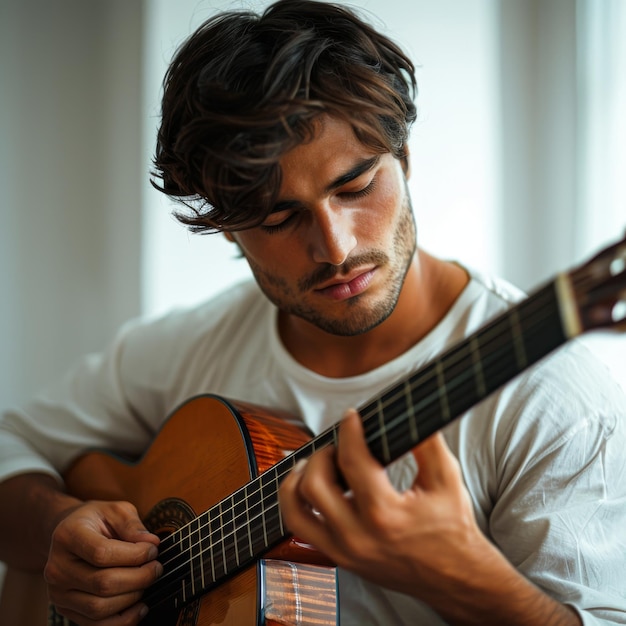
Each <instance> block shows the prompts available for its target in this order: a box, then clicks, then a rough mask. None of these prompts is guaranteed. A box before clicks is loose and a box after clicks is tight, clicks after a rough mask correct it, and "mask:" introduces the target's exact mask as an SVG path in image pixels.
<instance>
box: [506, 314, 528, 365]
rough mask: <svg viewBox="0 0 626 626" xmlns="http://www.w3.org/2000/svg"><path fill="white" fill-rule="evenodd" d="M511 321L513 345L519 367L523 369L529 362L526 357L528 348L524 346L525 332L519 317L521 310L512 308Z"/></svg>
mask: <svg viewBox="0 0 626 626" xmlns="http://www.w3.org/2000/svg"><path fill="white" fill-rule="evenodd" d="M509 320H510V321H511V330H512V333H513V347H514V349H515V357H516V360H517V368H518V369H519V370H520V371H522V370H523V369H524V368H525V367H526V365H527V364H528V359H527V358H526V349H525V348H524V333H523V331H522V326H521V323H520V319H519V311H518V310H517V309H512V310H511V313H510V315H509Z"/></svg>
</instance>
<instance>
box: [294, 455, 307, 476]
mask: <svg viewBox="0 0 626 626" xmlns="http://www.w3.org/2000/svg"><path fill="white" fill-rule="evenodd" d="M307 461H308V459H300V460H299V461H298V462H297V463H296V464H295V465H294V466H293V470H291V471H292V472H294V473H296V474H300V473H301V472H302V470H303V469H304V466H305V465H306V464H307Z"/></svg>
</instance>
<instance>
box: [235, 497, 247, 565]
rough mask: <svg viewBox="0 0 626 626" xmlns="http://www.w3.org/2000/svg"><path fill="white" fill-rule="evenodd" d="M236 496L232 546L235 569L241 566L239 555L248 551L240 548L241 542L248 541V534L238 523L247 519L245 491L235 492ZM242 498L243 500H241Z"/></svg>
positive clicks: (244, 527)
mask: <svg viewBox="0 0 626 626" xmlns="http://www.w3.org/2000/svg"><path fill="white" fill-rule="evenodd" d="M236 496H238V497H239V501H238V502H235V503H234V506H233V513H234V520H235V521H234V524H233V546H234V549H235V562H236V563H237V567H239V565H240V564H241V557H240V555H241V554H242V553H244V552H247V551H248V550H247V549H246V547H244V548H243V549H242V548H241V546H240V543H241V541H243V542H244V543H245V542H246V541H247V539H248V532H247V528H246V526H242V525H241V523H240V521H239V520H241V518H242V517H244V516H245V517H246V519H247V517H248V516H247V509H248V504H247V502H246V499H245V489H244V490H243V491H239V492H237V494H236ZM242 496H243V499H241V498H242Z"/></svg>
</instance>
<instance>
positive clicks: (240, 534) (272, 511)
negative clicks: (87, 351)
mask: <svg viewBox="0 0 626 626" xmlns="http://www.w3.org/2000/svg"><path fill="white" fill-rule="evenodd" d="M566 339H567V337H566V335H565V332H564V330H563V325H562V321H561V312H560V307H559V300H558V296H557V292H556V283H555V282H551V283H549V284H548V285H546V286H545V287H543V288H542V289H540V290H538V291H537V292H535V293H534V294H533V295H532V296H530V297H529V298H527V299H526V300H524V301H522V302H521V303H519V304H517V305H516V306H514V307H513V308H511V309H510V310H508V311H507V312H506V313H504V314H502V315H500V316H498V317H497V318H496V319H494V320H493V321H492V322H491V323H489V324H487V325H486V326H484V327H482V328H481V329H480V330H479V331H477V332H476V333H474V334H472V335H471V336H470V337H468V338H467V339H466V340H464V341H463V342H461V343H460V344H458V345H456V346H454V347H452V348H451V349H449V350H448V351H446V352H445V353H444V354H443V355H441V356H440V357H439V358H437V359H436V360H434V361H432V362H431V363H430V364H428V365H427V366H426V367H424V368H422V369H420V370H419V371H418V372H416V373H415V374H413V375H411V376H410V377H409V378H407V379H406V380H404V381H402V382H400V383H398V384H395V385H394V386H393V387H391V388H389V389H388V390H387V391H385V392H384V393H383V394H382V395H380V396H379V397H377V398H375V399H373V400H372V401H371V402H369V403H368V404H366V405H365V406H363V407H361V408H360V409H359V412H360V414H361V416H362V418H363V424H364V430H365V436H366V439H367V442H368V445H369V448H370V450H371V452H372V454H373V456H374V457H375V458H376V459H378V461H380V463H381V464H383V465H388V464H389V463H391V462H392V461H394V460H396V459H397V458H399V457H400V456H402V455H403V454H405V453H406V452H408V451H409V450H411V449H412V448H413V447H414V446H415V445H417V444H418V443H419V442H420V441H423V440H424V439H426V438H427V437H428V436H430V435H431V434H433V433H434V432H436V431H438V430H439V429H441V428H442V427H444V426H445V425H446V424H448V423H449V422H450V421H452V420H454V419H456V418H458V417H460V416H461V415H463V414H464V413H465V412H466V411H467V410H468V409H469V408H471V407H472V406H474V405H475V404H477V403H478V402H479V401H480V400H482V399H483V398H485V397H486V396H488V395H489V394H490V393H492V392H493V391H495V390H496V389H498V388H499V387H501V386H502V385H503V384H504V383H506V382H508V381H509V380H511V379H512V378H514V377H515V376H516V375H517V374H519V373H520V372H521V371H523V370H524V369H526V368H527V367H529V366H530V365H532V364H534V363H535V362H537V361H538V360H539V359H541V358H542V357H543V356H545V355H546V354H548V353H549V352H551V351H552V350H554V349H555V348H557V347H559V346H560V345H561V344H563V343H564V342H565V341H566ZM337 432H338V426H336V425H335V426H332V427H331V428H329V429H328V430H326V431H324V432H323V433H322V434H320V435H319V436H317V437H315V438H314V439H312V440H311V441H310V442H308V443H307V444H305V445H304V446H302V447H301V448H299V449H298V450H297V451H296V452H294V453H293V454H290V455H289V456H287V457H286V458H285V459H283V460H282V461H280V462H279V463H277V464H276V465H274V466H273V467H271V468H270V469H269V470H267V471H265V472H264V473H262V474H261V475H260V476H258V477H257V478H255V479H253V480H252V481H250V482H249V483H248V484H246V485H245V486H243V487H242V488H241V489H239V490H238V491H236V492H234V493H233V494H232V495H230V496H229V497H227V498H225V499H224V500H222V501H221V502H219V503H218V504H216V505H215V506H213V507H212V508H211V509H209V510H208V511H206V512H204V513H202V514H201V515H200V516H198V517H197V518H196V519H194V520H193V521H192V522H190V523H189V524H187V525H185V526H183V527H182V528H180V529H179V530H177V531H176V532H174V533H172V534H171V535H169V536H168V537H166V538H165V539H164V540H163V541H162V543H161V551H160V556H159V560H161V562H162V563H163V564H164V567H165V573H164V574H163V576H162V577H161V579H160V580H159V581H157V583H155V584H154V585H153V586H152V587H150V588H149V589H148V591H147V593H146V596H145V597H144V600H145V601H146V602H147V603H148V604H149V605H150V606H152V607H155V606H160V607H163V608H166V609H180V608H182V607H183V606H185V605H186V604H188V603H189V602H190V601H191V600H192V599H194V598H196V597H198V596H199V595H201V594H204V593H205V592H206V591H208V590H210V589H211V588H212V587H214V586H216V585H217V584H219V583H220V582H222V581H223V580H224V579H226V578H228V577H229V576H231V575H233V574H234V573H236V572H238V571H240V570H241V569H243V568H244V567H246V566H248V565H250V564H251V563H253V562H254V561H256V560H258V558H259V557H260V556H261V555H262V554H263V553H264V552H266V551H267V550H268V549H269V548H271V547H273V546H275V545H276V544H277V543H279V542H280V541H282V540H283V539H285V537H286V536H287V534H288V533H287V531H286V529H285V528H284V526H283V522H282V519H281V516H280V511H279V508H278V488H279V485H280V483H281V481H282V479H283V478H284V477H285V476H286V475H287V474H288V473H289V471H290V470H291V469H292V468H293V466H294V465H295V464H296V462H297V461H298V460H300V459H302V458H309V457H310V456H311V455H312V454H313V453H314V452H315V451H316V450H319V449H321V448H324V447H326V446H328V445H330V444H333V443H335V442H336V439H337Z"/></svg>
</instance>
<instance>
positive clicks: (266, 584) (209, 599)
mask: <svg viewBox="0 0 626 626" xmlns="http://www.w3.org/2000/svg"><path fill="white" fill-rule="evenodd" d="M288 420H291V421H293V420H292V418H291V417H290V416H287V414H282V415H281V414H280V413H278V412H276V411H273V412H272V414H270V413H269V412H266V411H265V410H264V409H261V408H259V407H254V406H251V405H244V404H237V405H235V404H232V403H229V402H227V401H225V400H223V399H221V398H218V397H216V396H201V397H198V398H195V399H193V400H190V401H188V402H187V403H185V404H184V405H183V406H182V407H181V408H179V409H178V410H177V411H176V412H175V413H174V414H173V415H172V416H171V417H170V418H169V419H168V420H167V422H166V423H165V425H164V426H163V428H162V430H161V431H160V432H159V434H158V435H157V437H156V438H155V440H154V442H153V444H152V445H151V446H150V448H149V449H148V451H147V452H146V453H145V455H144V456H143V457H142V458H141V459H140V460H139V461H138V462H135V463H127V462H124V461H123V460H121V459H120V458H119V457H116V456H114V455H111V454H108V453H106V452H93V453H88V454H86V455H85V456H82V457H80V458H79V459H78V460H77V461H76V462H75V463H74V464H73V465H72V467H71V468H70V469H69V471H68V472H67V473H66V475H65V479H66V483H67V486H68V489H69V491H70V492H71V493H72V494H73V495H75V496H77V497H79V498H81V499H85V500H87V499H91V500H94V499H95V500H125V501H129V502H131V503H133V504H134V505H135V506H136V507H137V510H138V512H139V515H140V517H141V518H142V519H143V520H144V521H145V523H146V525H147V526H148V528H149V529H150V530H151V531H152V532H154V533H156V534H157V535H160V536H166V535H168V534H169V533H171V532H173V531H174V530H176V529H177V528H180V527H181V526H183V525H185V524H187V523H188V522H190V521H191V520H192V519H193V518H194V517H196V516H197V515H198V514H199V513H200V512H202V511H205V510H206V509H208V508H210V507H211V506H213V505H214V504H216V503H217V502H219V501H220V500H221V499H223V498H225V497H226V496H228V495H229V494H231V493H232V492H234V491H236V490H237V489H239V488H240V487H242V486H243V485H245V484H246V483H248V482H249V481H250V480H251V478H254V477H255V476H256V475H257V473H261V472H263V471H264V470H265V469H267V468H268V467H270V466H272V465H274V464H275V463H276V462H278V461H279V460H281V459H282V458H283V457H284V456H285V453H286V452H288V451H291V450H294V449H296V448H298V447H299V446H301V445H302V444H303V443H305V442H307V441H308V440H309V439H310V437H309V436H308V435H307V434H306V433H305V432H303V431H302V430H300V429H298V428H297V427H295V426H293V425H292V424H290V423H289V421H288ZM264 556H266V557H267V558H264V559H261V560H259V561H258V562H257V563H255V564H253V565H251V566H249V567H248V568H247V569H244V570H243V571H242V572H240V573H237V574H235V575H233V576H232V577H230V578H228V579H227V580H225V581H224V582H223V583H220V585H219V586H217V587H215V588H213V589H212V590H210V591H209V592H208V593H207V594H206V595H204V596H202V597H200V598H199V599H198V600H194V601H192V602H190V603H189V604H188V605H187V606H185V607H184V608H182V609H181V610H180V611H177V612H175V613H169V614H164V613H163V612H162V611H160V610H159V608H158V607H157V608H155V609H153V610H152V611H151V612H150V613H149V615H148V617H147V618H146V619H145V622H144V623H145V624H150V625H154V626H209V625H210V624H221V625H225V626H246V625H250V626H253V625H257V624H258V625H261V624H266V625H267V626H277V625H279V624H281V625H283V624H285V625H286V624H336V623H337V611H336V605H335V590H336V583H335V570H334V568H333V567H330V566H329V565H328V564H327V563H324V560H323V557H321V555H319V554H318V553H316V552H315V551H314V550H312V549H311V548H310V547H309V546H306V545H303V544H300V543H298V542H297V541H296V540H294V539H287V540H285V541H284V542H283V543H282V544H281V545H279V546H278V547H277V548H275V549H273V550H272V551H271V554H267V555H264ZM271 556H274V557H275V558H269V557H271ZM292 560H293V561H294V562H292ZM307 561H308V562H309V563H308V564H307ZM297 562H299V563H297ZM310 562H312V564H311V563H310ZM316 563H317V564H316ZM50 622H51V623H52V624H56V623H58V624H63V623H64V621H63V620H62V619H59V617H58V616H53V617H52V618H51V620H50ZM31 626H34V625H31Z"/></svg>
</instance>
